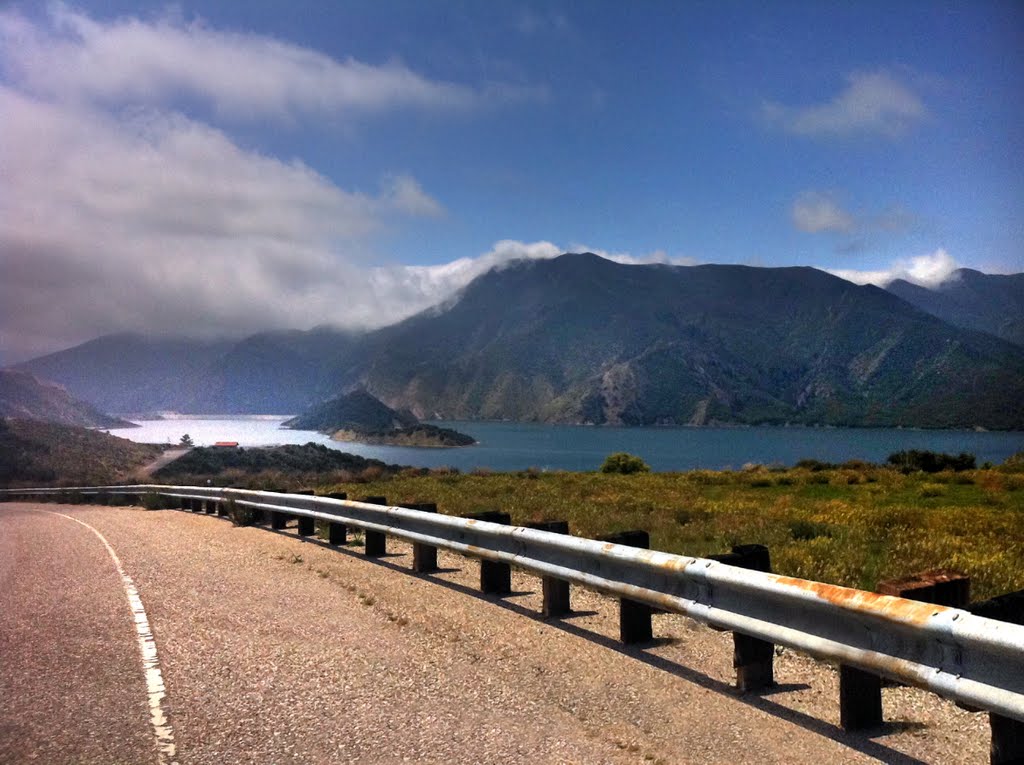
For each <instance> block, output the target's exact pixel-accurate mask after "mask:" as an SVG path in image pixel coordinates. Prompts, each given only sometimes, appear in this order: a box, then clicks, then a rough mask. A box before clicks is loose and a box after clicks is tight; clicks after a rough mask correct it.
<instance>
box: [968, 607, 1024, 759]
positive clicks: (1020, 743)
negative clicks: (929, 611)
mask: <svg viewBox="0 0 1024 765" xmlns="http://www.w3.org/2000/svg"><path fill="white" fill-rule="evenodd" d="M967 610H968V611H970V612H971V613H972V614H975V615H976V616H983V617H985V618H986V619H998V620H999V621H1001V622H1010V623H1011V624H1024V590H1018V591H1017V592H1008V593H1006V594H1005V595H999V596H997V597H994V598H991V599H990V600H982V601H980V602H978V603H971V604H970V605H969V606H967ZM988 724H989V728H990V729H991V731H992V746H991V749H990V758H989V761H990V762H991V764H992V765H1013V764H1014V763H1017V764H1018V765H1019V763H1022V762H1024V722H1021V721H1020V720H1014V719H1012V718H1009V717H1003V716H1002V715H997V714H993V713H991V712H990V713H989V715H988Z"/></svg>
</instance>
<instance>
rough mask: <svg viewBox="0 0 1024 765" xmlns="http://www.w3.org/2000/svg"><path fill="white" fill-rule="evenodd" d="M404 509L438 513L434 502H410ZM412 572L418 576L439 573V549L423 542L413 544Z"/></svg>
mask: <svg viewBox="0 0 1024 765" xmlns="http://www.w3.org/2000/svg"><path fill="white" fill-rule="evenodd" d="M402 507H407V508H409V509H410V510H419V511H420V512H421V513H436V512H437V504H435V503H434V502H409V503H406V504H404V505H402ZM412 570H413V571H415V572H416V573H417V574H429V573H431V572H433V571H437V548H436V547H434V546H433V545H428V544H424V543H423V542H413V543H412Z"/></svg>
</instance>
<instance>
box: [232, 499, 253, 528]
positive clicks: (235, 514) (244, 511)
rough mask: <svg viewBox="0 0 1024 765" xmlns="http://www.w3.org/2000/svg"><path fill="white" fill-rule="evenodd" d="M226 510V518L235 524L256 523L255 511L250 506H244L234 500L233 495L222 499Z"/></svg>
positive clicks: (246, 524)
mask: <svg viewBox="0 0 1024 765" xmlns="http://www.w3.org/2000/svg"><path fill="white" fill-rule="evenodd" d="M224 504H225V506H226V507H227V511H228V518H230V519H231V522H232V523H233V524H235V525H236V526H252V525H253V524H255V523H256V513H257V512H258V511H256V510H253V509H252V508H251V507H244V506H242V505H240V504H238V503H237V502H235V498H234V497H228V498H227V499H226V500H225V501H224Z"/></svg>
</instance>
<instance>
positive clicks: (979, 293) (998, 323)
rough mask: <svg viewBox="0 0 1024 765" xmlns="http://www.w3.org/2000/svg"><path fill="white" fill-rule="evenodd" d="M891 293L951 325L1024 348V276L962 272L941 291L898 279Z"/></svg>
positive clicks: (947, 281) (890, 287) (954, 275)
mask: <svg viewBox="0 0 1024 765" xmlns="http://www.w3.org/2000/svg"><path fill="white" fill-rule="evenodd" d="M888 290H889V291H890V292H891V293H893V294H894V295H898V296H899V297H901V298H903V299H904V300H906V301H907V302H908V303H911V304H913V305H916V306H917V307H918V308H920V309H921V310H923V311H927V312H928V313H930V314H934V315H935V316H938V317H939V318H940V319H943V320H944V321H948V322H949V323H950V324H955V325H956V326H958V327H964V328H966V329H976V330H978V331H980V332H988V333H989V334H992V335H995V336H996V337H1001V338H1003V339H1004V340H1009V341H1010V342H1012V343H1016V344H1017V345H1024V274H1010V275H1005V276H1004V275H1001V274H983V273H981V272H980V271H973V270H971V269H969V268H961V269H959V270H957V271H954V272H953V273H952V274H950V277H949V278H948V279H947V280H946V281H945V282H943V283H942V284H940V285H939V286H937V287H933V288H928V287H921V286H919V285H917V284H911V283H910V282H907V281H904V280H903V279H897V280H896V281H894V282H892V283H891V284H890V285H889V287H888Z"/></svg>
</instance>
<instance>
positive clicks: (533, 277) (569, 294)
mask: <svg viewBox="0 0 1024 765" xmlns="http://www.w3.org/2000/svg"><path fill="white" fill-rule="evenodd" d="M94 342H95V341H94ZM86 345H88V344H86ZM82 347H84V346H79V348H82ZM253 348H255V349H256V350H257V352H251V349H253ZM76 350H77V349H71V351H76ZM64 353H65V356H64V359H65V362H66V363H68V364H69V365H71V366H74V358H73V357H74V355H75V354H73V353H71V352H64ZM232 354H233V356H232ZM213 355H214V356H215V358H213V359H212V360H207V361H206V362H205V363H206V364H207V367H206V371H205V372H204V371H202V370H197V369H196V368H195V365H193V366H192V367H189V368H188V369H187V370H186V371H185V373H184V374H185V376H187V377H189V378H190V384H189V386H186V388H185V389H183V390H182V391H178V392H176V391H171V393H172V394H173V395H177V396H179V399H178V401H179V402H180V403H185V404H186V406H184V407H182V406H174V405H164V406H160V407H154V408H165V409H178V410H179V411H190V409H189V408H188V407H189V405H190V402H191V406H192V407H193V408H192V409H191V410H192V411H195V412H196V413H200V412H204V411H206V412H211V411H215V410H218V411H222V412H227V413H231V410H230V409H227V408H225V407H226V406H227V405H230V406H233V407H235V408H236V411H245V410H247V411H254V412H264V413H265V412H269V411H275V410H276V411H288V410H287V409H282V408H281V407H282V404H284V403H292V404H295V405H296V409H295V410H293V411H298V410H301V409H305V408H306V407H307V406H309V405H312V404H315V403H317V402H319V401H324V400H326V399H329V398H331V397H332V396H336V395H338V394H339V393H341V392H342V391H345V390H351V389H354V388H359V387H362V388H365V389H366V390H367V391H368V392H369V393H371V394H372V395H374V396H376V397H377V398H379V399H380V400H381V401H383V402H384V403H385V404H387V405H388V406H389V407H392V408H393V409H403V408H408V409H411V410H412V411H413V412H414V413H415V414H416V415H417V416H418V417H421V418H425V419H433V418H446V419H494V420H526V421H543V422H562V423H580V424H583V423H588V424H619V425H651V424H681V425H687V424H692V425H709V424H785V423H792V424H823V425H851V426H860V425H865V426H914V427H973V426H981V427H986V428H1000V429H1015V428H1017V429H1019V428H1024V412H1022V405H1021V404H1020V403H1019V402H1021V401H1024V350H1022V349H1021V348H1019V347H1018V346H1015V345H1013V344H1012V343H1009V342H1007V341H1005V340H1001V339H999V338H996V337H993V336H990V335H987V334H984V333H982V332H978V331H973V330H965V329H959V328H956V327H954V326H952V325H951V324H949V323H947V322H945V321H943V320H941V319H940V318H937V317H936V316H934V315H932V314H930V313H928V312H927V311H925V310H922V309H921V308H919V307H916V306H914V305H912V304H911V303H909V302H907V301H905V300H903V299H902V298H900V297H898V296H897V295H895V294H893V293H892V292H890V291H887V290H883V289H880V288H878V287H875V286H872V285H865V286H858V285H855V284H852V283H850V282H847V281H845V280H842V279H840V278H838V277H835V276H832V275H830V274H828V273H826V272H823V271H819V270H817V269H813V268H810V267H802V266H792V267H786V268H759V267H753V266H737V265H701V266H673V265H667V264H655V265H644V266H636V265H623V264H619V263H615V262H612V261H609V260H606V259H604V258H601V257H599V256H597V255H593V254H589V253H576V254H566V255H562V256H560V257H558V258H553V259H550V260H525V261H513V262H510V263H508V264H506V265H504V266H502V267H499V268H496V269H493V270H491V271H488V272H487V273H485V274H483V275H482V276H480V277H478V278H477V279H475V280H474V281H473V282H471V283H470V284H469V285H467V286H466V287H465V288H463V289H462V290H461V291H460V293H459V294H458V295H456V296H455V297H453V298H452V299H450V300H448V301H445V303H443V304H441V305H438V306H435V307H433V308H431V309H428V310H426V311H423V312H421V313H419V314H417V315H415V316H412V317H409V318H408V319H406V320H404V321H402V322H399V323H397V324H394V325H391V326H389V327H384V328H382V329H378V330H375V331H372V332H367V333H364V334H353V333H344V332H340V331H335V330H325V329H320V330H313V331H310V332H305V333H304V332H291V333H261V334H259V335H254V336H252V337H251V338H247V339H246V340H245V341H242V342H241V343H235V344H234V345H232V346H230V347H229V348H226V349H223V350H221V351H220V352H219V355H218V354H216V353H214V354H213ZM60 356H61V354H55V355H53V356H50V357H46V360H47V361H46V364H47V366H48V367H53V366H54V365H55V364H56V361H57V360H58V359H55V358H54V357H58V358H59V357H60ZM195 356H196V357H199V356H202V353H199V354H195ZM226 358H234V359H235V361H234V362H232V363H227V362H225V359H226ZM192 361H193V362H194V361H195V358H193V359H192ZM34 365H35V362H28V363H27V364H26V365H23V366H27V367H28V368H30V369H31V368H33V367H34ZM72 371H73V370H72ZM53 376H54V377H56V375H53ZM69 376H70V377H73V376H74V375H73V374H72V375H69ZM56 379H58V380H60V379H61V378H59V377H57V378H56ZM61 382H64V380H61ZM65 384H67V383H65ZM69 387H71V388H72V390H74V388H73V387H72V386H71V385H69ZM95 387H96V386H94V388H95ZM173 395H172V396H171V397H173ZM166 397H167V396H165V398H166ZM218 397H219V398H218ZM86 398H88V397H86ZM122 398H123V397H122ZM299 405H301V406H299ZM211 407H217V408H216V409H215V408H211ZM106 408H108V409H110V410H112V411H119V409H118V407H114V406H109V405H107V406H106ZM120 411H124V410H120Z"/></svg>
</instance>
